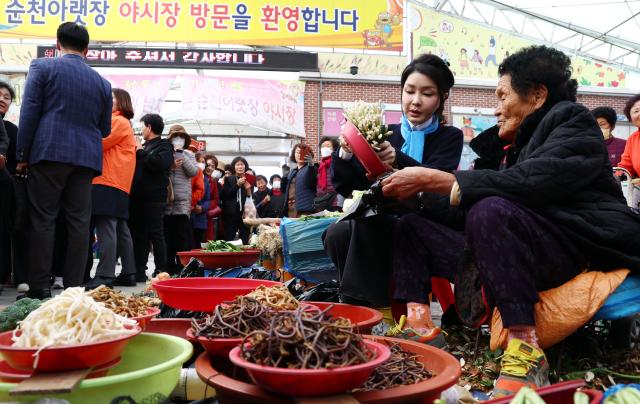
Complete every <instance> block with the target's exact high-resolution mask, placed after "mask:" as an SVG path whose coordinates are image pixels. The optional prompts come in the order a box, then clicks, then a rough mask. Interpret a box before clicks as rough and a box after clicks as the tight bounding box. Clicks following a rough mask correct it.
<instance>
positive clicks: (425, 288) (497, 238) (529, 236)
mask: <svg viewBox="0 0 640 404" xmlns="http://www.w3.org/2000/svg"><path fill="white" fill-rule="evenodd" d="M394 232H395V249H394V257H393V264H394V268H393V278H394V282H395V291H394V298H396V299H398V300H402V301H407V302H418V303H427V302H428V300H427V299H428V294H429V293H430V292H431V277H432V276H436V277H441V278H446V279H448V280H449V281H451V282H453V281H454V277H455V274H456V270H457V267H458V262H459V259H460V257H461V253H462V251H463V249H464V248H467V249H468V250H469V251H470V252H471V256H472V257H473V260H474V262H475V264H476V266H477V268H478V271H479V272H480V279H481V280H482V283H483V285H484V288H485V292H486V293H487V294H488V298H489V300H490V303H491V304H492V305H495V306H497V307H498V309H499V310H500V314H501V316H502V321H503V323H504V325H505V327H509V326H514V325H535V320H534V314H533V305H534V304H535V303H536V302H537V301H538V292H539V291H544V290H547V289H551V288H555V287H557V286H560V285H561V284H563V283H565V282H567V281H569V280H570V279H572V278H573V277H575V276H576V275H578V274H579V273H580V272H581V268H582V263H583V259H582V255H581V254H580V253H579V252H578V251H577V249H576V248H575V247H574V245H573V244H572V243H571V241H570V240H568V238H567V237H566V236H565V235H564V234H563V233H562V232H561V231H560V229H559V228H558V227H556V226H554V225H553V224H552V223H551V222H549V221H548V220H547V219H545V218H544V217H542V216H540V215H539V214H537V213H534V212H533V211H531V210H530V209H528V208H525V207H523V206H520V205H518V204H516V203H514V202H511V201H509V200H507V199H504V198H500V197H489V198H485V199H483V200H481V201H479V202H477V203H476V204H475V205H473V207H472V208H471V209H470V210H469V212H468V213H467V218H466V224H465V231H464V232H458V231H456V230H453V229H451V228H449V227H447V226H445V225H442V224H439V223H435V222H433V221H430V220H428V219H426V218H424V217H422V216H420V215H418V214H410V215H406V216H403V217H402V218H400V219H399V220H398V222H397V224H396V227H395V229H394Z"/></svg>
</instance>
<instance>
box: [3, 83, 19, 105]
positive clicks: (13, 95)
mask: <svg viewBox="0 0 640 404" xmlns="http://www.w3.org/2000/svg"><path fill="white" fill-rule="evenodd" d="M0 88H4V89H6V90H7V91H8V92H9V96H11V102H13V100H15V99H16V92H15V90H14V89H13V87H11V85H10V84H9V83H7V82H6V81H0Z"/></svg>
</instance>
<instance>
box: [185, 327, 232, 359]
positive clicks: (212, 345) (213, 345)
mask: <svg viewBox="0 0 640 404" xmlns="http://www.w3.org/2000/svg"><path fill="white" fill-rule="evenodd" d="M187 339H188V340H189V341H192V340H195V341H198V342H199V343H200V345H202V347H203V348H204V350H205V351H207V354H208V355H209V356H211V357H219V358H227V357H229V352H231V350H232V349H233V348H235V347H237V346H239V345H240V344H242V338H207V337H197V338H196V336H195V335H193V330H191V329H189V330H187Z"/></svg>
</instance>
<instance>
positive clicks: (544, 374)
mask: <svg viewBox="0 0 640 404" xmlns="http://www.w3.org/2000/svg"><path fill="white" fill-rule="evenodd" d="M500 358H501V360H500V365H501V369H500V376H498V379H496V382H495V385H494V389H493V397H505V396H510V395H513V394H516V393H517V392H518V390H520V389H521V388H522V387H524V386H527V387H530V388H532V389H537V388H539V387H543V386H547V385H548V384H549V363H548V362H547V358H546V357H545V355H544V352H542V350H541V349H540V348H536V347H534V346H533V345H529V344H527V343H526V342H524V341H522V340H520V339H517V338H514V339H512V340H511V341H509V345H508V346H507V350H506V351H504V354H503V355H502V356H501V357H500Z"/></svg>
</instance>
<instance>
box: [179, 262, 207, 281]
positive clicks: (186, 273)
mask: <svg viewBox="0 0 640 404" xmlns="http://www.w3.org/2000/svg"><path fill="white" fill-rule="evenodd" d="M203 276H204V264H203V263H202V261H200V260H199V259H197V258H191V260H189V263H188V264H187V265H185V266H184V268H182V269H181V270H180V272H179V273H178V278H202V277H203Z"/></svg>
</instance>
